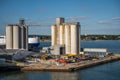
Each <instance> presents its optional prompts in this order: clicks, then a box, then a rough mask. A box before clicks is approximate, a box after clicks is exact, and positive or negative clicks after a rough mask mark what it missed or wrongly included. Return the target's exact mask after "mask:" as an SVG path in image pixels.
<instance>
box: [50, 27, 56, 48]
mask: <svg viewBox="0 0 120 80" xmlns="http://www.w3.org/2000/svg"><path fill="white" fill-rule="evenodd" d="M51 34H52V46H54V45H56V42H57V41H56V39H57V35H56V34H57V32H56V26H55V25H52V26H51Z"/></svg>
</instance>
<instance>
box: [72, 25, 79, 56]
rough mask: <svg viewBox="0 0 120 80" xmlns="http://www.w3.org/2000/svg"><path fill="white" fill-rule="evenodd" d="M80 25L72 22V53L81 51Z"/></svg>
mask: <svg viewBox="0 0 120 80" xmlns="http://www.w3.org/2000/svg"><path fill="white" fill-rule="evenodd" d="M79 27H80V26H79V25H77V24H72V25H71V53H72V54H78V53H79V48H80V47H79Z"/></svg>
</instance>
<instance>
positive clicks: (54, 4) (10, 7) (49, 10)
mask: <svg viewBox="0 0 120 80" xmlns="http://www.w3.org/2000/svg"><path fill="white" fill-rule="evenodd" d="M56 17H64V18H65V22H80V24H81V33H82V34H115V35H120V0H0V35H3V34H5V26H6V25H7V24H16V23H18V21H19V18H25V20H26V24H28V25H29V24H41V25H45V24H55V18H56ZM50 33H51V29H50V26H31V27H29V34H40V35H50Z"/></svg>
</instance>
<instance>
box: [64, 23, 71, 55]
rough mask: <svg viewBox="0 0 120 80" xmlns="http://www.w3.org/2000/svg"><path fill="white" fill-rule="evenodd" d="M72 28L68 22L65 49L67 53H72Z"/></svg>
mask: <svg viewBox="0 0 120 80" xmlns="http://www.w3.org/2000/svg"><path fill="white" fill-rule="evenodd" d="M70 31H71V29H70V26H69V25H68V24H66V25H65V51H66V54H70V53H71V33H70Z"/></svg>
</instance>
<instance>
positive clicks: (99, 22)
mask: <svg viewBox="0 0 120 80" xmlns="http://www.w3.org/2000/svg"><path fill="white" fill-rule="evenodd" d="M97 23H98V24H112V23H111V22H109V21H98V22H97Z"/></svg>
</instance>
